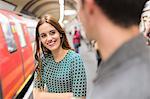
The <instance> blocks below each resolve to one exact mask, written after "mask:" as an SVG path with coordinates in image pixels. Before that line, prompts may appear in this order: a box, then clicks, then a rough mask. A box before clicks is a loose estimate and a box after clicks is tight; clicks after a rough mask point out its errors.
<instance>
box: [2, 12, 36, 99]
mask: <svg viewBox="0 0 150 99" xmlns="http://www.w3.org/2000/svg"><path fill="white" fill-rule="evenodd" d="M36 24H37V21H36V20H33V19H28V18H25V17H23V16H19V15H17V14H16V13H14V12H10V11H7V10H0V99H1V98H2V99H12V98H14V97H17V95H18V94H19V93H20V92H21V90H22V89H23V87H24V86H25V85H26V83H27V82H28V80H29V79H30V78H31V77H32V75H33V72H34V69H35V66H34V57H33V46H34V45H32V44H34V37H35V35H34V34H35V26H36Z"/></svg>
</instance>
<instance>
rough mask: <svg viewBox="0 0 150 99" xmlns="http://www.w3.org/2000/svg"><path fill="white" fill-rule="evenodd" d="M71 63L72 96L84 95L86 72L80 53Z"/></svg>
mask: <svg viewBox="0 0 150 99" xmlns="http://www.w3.org/2000/svg"><path fill="white" fill-rule="evenodd" d="M72 64H73V66H72V73H73V74H72V75H73V86H72V91H73V95H74V97H81V96H86V89H87V79H86V72H85V68H84V64H83V61H82V59H81V57H80V55H78V56H76V57H75V58H74V60H73V63H72Z"/></svg>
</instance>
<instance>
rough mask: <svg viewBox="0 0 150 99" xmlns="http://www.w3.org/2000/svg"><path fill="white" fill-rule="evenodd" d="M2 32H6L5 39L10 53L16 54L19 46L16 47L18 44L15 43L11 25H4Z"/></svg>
mask: <svg viewBox="0 0 150 99" xmlns="http://www.w3.org/2000/svg"><path fill="white" fill-rule="evenodd" d="M2 30H3V32H4V37H5V39H6V43H7V46H8V47H7V48H8V51H9V52H10V53H12V52H14V51H16V50H17V46H16V42H15V39H14V35H13V32H12V28H11V25H10V23H3V24H2Z"/></svg>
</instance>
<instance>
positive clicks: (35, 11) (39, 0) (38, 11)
mask: <svg viewBox="0 0 150 99" xmlns="http://www.w3.org/2000/svg"><path fill="white" fill-rule="evenodd" d="M5 1H8V2H11V3H13V4H15V5H17V8H16V11H18V12H21V13H24V14H27V15H30V16H35V17H38V18H39V17H41V16H43V15H44V14H51V15H53V16H54V17H56V19H59V16H60V8H59V0H5ZM64 3H65V10H76V4H77V2H76V0H64ZM74 17H75V15H73V16H65V17H64V19H67V20H70V19H72V18H74Z"/></svg>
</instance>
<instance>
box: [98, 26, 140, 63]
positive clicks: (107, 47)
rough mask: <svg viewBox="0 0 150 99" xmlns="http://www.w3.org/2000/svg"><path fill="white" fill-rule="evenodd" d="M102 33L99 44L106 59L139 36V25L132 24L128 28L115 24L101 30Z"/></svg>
mask: <svg viewBox="0 0 150 99" xmlns="http://www.w3.org/2000/svg"><path fill="white" fill-rule="evenodd" d="M108 30H109V31H108ZM102 32H103V33H102ZM101 33H102V34H101V35H103V36H101V38H100V39H99V40H98V46H99V50H100V52H101V55H102V59H103V60H104V61H105V60H107V59H108V58H109V57H110V56H111V55H112V54H113V53H114V52H115V51H116V50H117V49H118V48H119V47H121V46H122V45H123V44H124V43H125V42H127V41H129V40H130V39H132V38H134V37H135V36H137V35H138V34H139V30H138V27H137V26H132V27H130V28H128V29H125V28H120V27H117V26H113V27H112V28H107V31H101Z"/></svg>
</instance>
